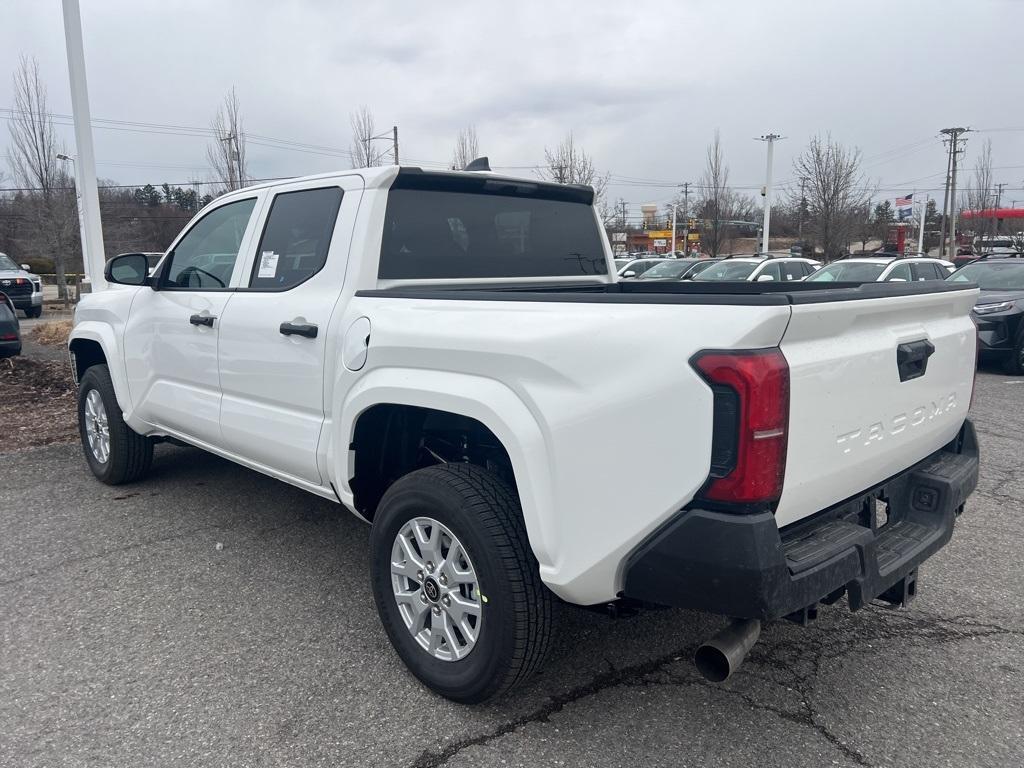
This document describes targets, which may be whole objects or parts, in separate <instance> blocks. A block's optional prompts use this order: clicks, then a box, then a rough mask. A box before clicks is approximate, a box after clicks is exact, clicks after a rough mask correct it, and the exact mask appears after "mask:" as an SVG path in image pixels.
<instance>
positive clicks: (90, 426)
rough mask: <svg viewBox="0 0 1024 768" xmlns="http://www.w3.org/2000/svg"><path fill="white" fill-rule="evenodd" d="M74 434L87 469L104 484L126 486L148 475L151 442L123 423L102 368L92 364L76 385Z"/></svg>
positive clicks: (107, 377)
mask: <svg viewBox="0 0 1024 768" xmlns="http://www.w3.org/2000/svg"><path fill="white" fill-rule="evenodd" d="M78 432H79V435H80V436H81V438H82V449H83V451H84V452H85V460H86V461H87V462H88V463H89V469H91V470H92V473H93V474H94V475H96V477H97V479H99V480H101V481H102V482H104V483H106V484H107V485H120V484H122V483H130V482H132V481H133V480H138V479H140V478H142V477H143V476H144V475H145V474H146V473H147V472H149V467H150V464H151V463H152V461H153V441H152V440H150V439H149V438H148V437H143V436H142V435H140V434H139V433H137V432H135V431H134V430H133V429H132V428H131V427H129V426H128V425H127V424H125V423H124V418H123V416H122V415H121V409H120V407H119V406H118V404H117V397H116V396H115V395H114V384H113V382H112V381H111V380H110V371H109V370H108V369H107V366H105V365H94V366H92V367H91V368H89V369H88V370H87V371H86V372H85V374H84V375H83V376H82V381H81V383H80V384H79V385H78Z"/></svg>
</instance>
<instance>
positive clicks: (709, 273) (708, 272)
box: [693, 261, 757, 280]
mask: <svg viewBox="0 0 1024 768" xmlns="http://www.w3.org/2000/svg"><path fill="white" fill-rule="evenodd" d="M756 266H757V264H752V263H751V262H743V261H720V262H718V263H717V264H715V266H713V267H708V268H707V269H705V270H703V271H702V272H701V273H700V274H699V275H694V276H693V279H694V280H746V279H747V278H748V277H750V273H751V272H753V271H754V268H755V267H756Z"/></svg>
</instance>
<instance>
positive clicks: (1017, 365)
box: [1006, 329, 1024, 376]
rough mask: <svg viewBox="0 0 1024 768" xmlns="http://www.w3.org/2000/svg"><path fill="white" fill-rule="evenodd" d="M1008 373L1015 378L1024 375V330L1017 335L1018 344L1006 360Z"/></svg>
mask: <svg viewBox="0 0 1024 768" xmlns="http://www.w3.org/2000/svg"><path fill="white" fill-rule="evenodd" d="M1006 372H1007V373H1009V374H1011V375H1013V376H1021V375H1024V329H1022V330H1021V332H1020V333H1018V334H1017V343H1016V344H1014V345H1013V349H1011V350H1010V356H1009V357H1008V358H1006Z"/></svg>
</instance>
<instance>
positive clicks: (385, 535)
mask: <svg viewBox="0 0 1024 768" xmlns="http://www.w3.org/2000/svg"><path fill="white" fill-rule="evenodd" d="M370 551H371V566H370V569H371V581H372V586H373V595H374V599H375V601H376V603H377V612H378V614H379V615H380V618H381V622H382V623H383V625H384V629H385V631H386V632H387V635H388V638H389V639H390V640H391V643H392V645H394V647H395V650H396V651H397V652H398V655H399V656H400V657H401V658H402V661H404V662H405V664H406V666H407V667H408V668H409V670H410V671H411V672H412V673H413V674H414V675H415V676H416V677H418V678H419V679H420V680H421V681H422V682H423V683H424V684H425V685H427V687H429V688H430V689H431V690H433V691H435V692H436V693H439V694H440V695H442V696H445V697H447V698H449V699H452V700H454V701H458V702H462V703H466V704H475V703H478V702H481V701H486V700H488V699H491V698H494V697H496V696H499V695H501V694H502V693H504V692H506V691H507V690H508V689H510V688H511V687H512V686H514V685H515V684H517V683H518V682H520V681H521V680H523V679H525V678H526V677H527V676H528V675H529V674H530V673H531V672H533V670H534V669H536V668H537V667H538V666H539V665H540V663H541V662H542V660H543V658H544V655H545V653H546V651H547V645H548V641H549V638H550V634H551V617H552V609H553V601H554V598H553V596H552V595H551V593H550V592H548V590H547V588H546V587H545V586H544V585H543V584H542V583H541V581H540V576H539V574H538V567H537V561H536V559H535V558H534V557H533V553H532V552H531V551H530V547H529V543H528V541H527V537H526V531H525V528H524V526H523V521H522V513H521V511H520V508H519V501H518V499H517V497H516V494H515V493H514V492H513V490H512V489H511V488H510V487H509V486H508V485H507V484H506V483H505V482H504V481H503V480H502V479H501V478H499V477H498V476H497V475H495V474H492V473H491V472H488V471H487V470H484V469H482V468H480V467H477V466H473V465H469V464H444V465H439V466H436V467H428V468H426V469H421V470H417V471H416V472H412V473H410V474H408V475H406V476H405V477H403V478H401V479H399V480H398V481H396V482H395V483H394V485H392V486H391V488H390V489H388V491H387V493H386V494H385V495H384V498H383V499H382V500H381V503H380V506H379V507H378V510H377V514H376V517H375V519H374V522H373V531H372V533H371V535H370Z"/></svg>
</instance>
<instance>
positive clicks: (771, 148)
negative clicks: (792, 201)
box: [757, 133, 782, 253]
mask: <svg viewBox="0 0 1024 768" xmlns="http://www.w3.org/2000/svg"><path fill="white" fill-rule="evenodd" d="M781 138H782V136H780V135H779V134H777V133H766V134H765V135H764V136H758V138H757V140H758V141H764V142H767V144H768V164H767V169H766V170H765V181H764V222H763V224H762V225H761V253H768V231H769V229H770V227H771V223H772V157H773V155H774V154H775V142H776V140H777V139H781Z"/></svg>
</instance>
